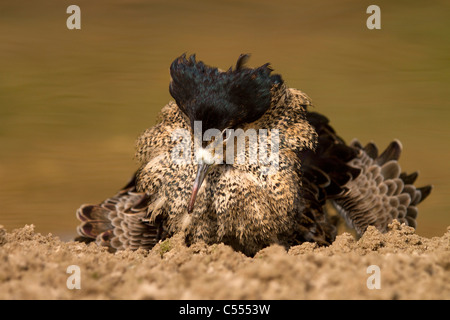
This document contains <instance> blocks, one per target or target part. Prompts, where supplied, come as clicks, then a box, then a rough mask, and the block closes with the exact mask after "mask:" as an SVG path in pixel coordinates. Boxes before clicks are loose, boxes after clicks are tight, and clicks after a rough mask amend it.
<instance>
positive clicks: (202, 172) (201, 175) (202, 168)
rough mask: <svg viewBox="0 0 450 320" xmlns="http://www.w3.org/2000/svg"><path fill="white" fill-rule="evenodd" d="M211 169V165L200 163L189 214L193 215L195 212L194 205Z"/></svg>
mask: <svg viewBox="0 0 450 320" xmlns="http://www.w3.org/2000/svg"><path fill="white" fill-rule="evenodd" d="M210 167H211V165H210V164H207V163H199V165H198V169H197V176H196V177H195V181H194V187H193V188H192V196H191V200H190V201H189V207H188V213H191V212H192V211H193V210H194V204H195V199H196V198H197V193H198V190H200V187H201V186H202V183H203V180H205V177H206V175H207V174H208V170H209V168H210Z"/></svg>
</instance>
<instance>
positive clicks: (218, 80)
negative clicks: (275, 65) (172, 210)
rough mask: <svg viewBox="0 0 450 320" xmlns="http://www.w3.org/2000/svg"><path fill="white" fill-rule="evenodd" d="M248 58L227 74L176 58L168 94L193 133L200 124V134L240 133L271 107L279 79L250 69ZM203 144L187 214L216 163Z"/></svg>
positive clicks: (264, 68)
mask: <svg viewBox="0 0 450 320" xmlns="http://www.w3.org/2000/svg"><path fill="white" fill-rule="evenodd" d="M248 58H249V55H247V54H242V55H240V56H239V58H238V60H237V63H236V67H235V68H234V69H233V68H229V69H228V70H227V71H220V70H219V69H217V68H214V67H210V66H207V65H205V64H204V63H203V62H201V61H198V62H197V61H196V59H195V55H192V56H190V57H189V58H186V55H185V54H183V55H182V56H180V57H178V58H176V59H175V60H174V61H173V63H172V65H171V66H170V75H171V77H172V81H171V82H170V87H169V91H170V94H171V95H172V97H173V98H174V99H175V101H176V103H177V105H178V107H179V108H180V110H181V111H182V112H183V113H184V114H186V116H187V117H188V118H189V120H190V125H191V129H192V131H194V126H195V123H196V122H197V121H201V131H202V132H201V134H202V137H203V135H204V133H205V132H206V131H207V130H209V129H216V130H219V132H222V133H225V131H226V129H237V128H239V127H240V126H242V125H243V124H245V123H251V122H253V121H256V120H257V119H259V118H260V117H261V116H262V115H263V114H264V113H265V112H266V111H267V109H269V107H270V104H271V89H272V87H273V86H274V85H276V84H281V83H282V81H283V80H282V79H281V76H280V75H276V74H274V75H272V74H271V72H272V69H271V68H270V66H269V64H268V63H266V64H264V65H262V66H260V67H258V68H254V69H252V68H247V67H245V62H246V61H247V60H248ZM213 143H217V141H214V140H213V142H209V143H208V141H203V140H202V144H201V147H200V150H196V154H197V162H198V171H197V176H196V178H195V182H194V186H193V190H192V197H191V200H190V203H189V207H188V211H189V212H192V210H193V207H194V203H195V198H196V196H197V192H198V190H199V189H200V187H201V185H202V183H203V180H204V179H205V177H206V175H207V173H208V170H209V169H210V168H211V166H212V165H213V164H214V163H215V162H214V155H212V153H211V150H212V149H214V148H211V144H213Z"/></svg>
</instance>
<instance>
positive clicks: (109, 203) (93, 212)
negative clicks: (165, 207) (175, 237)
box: [76, 174, 165, 251]
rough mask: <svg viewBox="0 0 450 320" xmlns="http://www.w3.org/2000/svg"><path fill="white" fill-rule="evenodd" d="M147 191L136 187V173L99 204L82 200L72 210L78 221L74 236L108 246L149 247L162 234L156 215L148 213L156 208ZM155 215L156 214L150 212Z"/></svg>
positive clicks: (79, 239)
mask: <svg viewBox="0 0 450 320" xmlns="http://www.w3.org/2000/svg"><path fill="white" fill-rule="evenodd" d="M155 198H156V197H155V196H152V195H150V194H148V193H144V192H137V191H136V174H134V175H133V178H132V179H131V180H130V182H129V183H128V184H127V185H126V186H125V187H124V188H123V189H121V190H120V191H119V192H118V193H117V194H116V195H114V196H113V197H111V198H108V199H106V200H105V201H103V202H102V203H100V204H97V205H92V204H84V205H82V206H81V207H80V208H79V209H78V210H77V213H76V216H77V218H78V220H80V222H81V224H80V225H79V226H78V228H77V232H78V234H79V235H80V237H78V238H77V239H76V240H78V241H84V242H90V241H95V242H96V243H97V244H98V245H101V246H106V247H109V248H110V251H115V250H123V249H127V248H130V249H138V248H143V249H151V248H152V247H153V246H154V245H155V244H156V243H157V242H158V241H159V240H160V239H162V238H164V237H165V233H164V230H163V227H162V224H161V223H160V221H158V219H156V221H150V220H149V219H148V217H150V216H152V213H154V212H155V211H157V210H159V209H160V208H159V206H158V201H157V199H155ZM154 216H158V217H159V215H157V214H156V215H154Z"/></svg>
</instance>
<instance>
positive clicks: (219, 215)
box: [77, 58, 430, 255]
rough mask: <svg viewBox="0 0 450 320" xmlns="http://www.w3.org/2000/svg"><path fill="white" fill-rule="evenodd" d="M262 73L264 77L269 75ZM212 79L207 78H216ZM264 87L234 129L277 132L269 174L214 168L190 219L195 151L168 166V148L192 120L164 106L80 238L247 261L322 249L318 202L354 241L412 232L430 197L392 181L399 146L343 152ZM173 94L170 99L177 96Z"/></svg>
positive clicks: (84, 217) (287, 98) (409, 179)
mask: <svg viewBox="0 0 450 320" xmlns="http://www.w3.org/2000/svg"><path fill="white" fill-rule="evenodd" d="M178 59H179V60H176V61H175V62H174V64H175V63H178V64H180V63H185V64H186V65H187V66H188V67H189V66H191V67H192V66H195V63H196V62H195V60H191V61H190V62H189V61H187V60H186V59H185V60H180V59H181V58H178ZM180 61H181V62H180ZM189 63H190V65H189ZM176 66H178V65H176ZM265 66H267V65H265ZM172 67H173V66H172ZM201 67H202V68H204V65H202V66H201ZM263 67H264V66H263ZM242 68H243V66H242V62H241V63H240V62H238V66H237V67H236V70H235V71H232V70H231V69H230V70H229V71H228V72H230V73H232V72H235V73H239V72H242V70H243V69H242ZM261 68H262V67H261ZM201 70H203V71H202V72H203V73H205V72H204V69H201ZM207 70H209V69H207ZM245 70H246V72H248V73H249V72H252V71H251V70H256V69H245ZM249 70H250V71H249ZM261 70H262V71H261ZM261 70H259V71H258V72H265V73H266V74H267V76H270V72H271V70H270V69H268V67H267V70H266V69H261ZM214 72H215V71H214V70H213V72H212V73H211V74H213V75H212V76H211V77H214V76H217V77H221V74H217V72H215V73H214ZM252 75H253V74H251V75H250V76H249V77H250V78H251V76H252ZM172 77H174V75H172ZM175 77H176V75H175ZM205 77H208V76H205ZM271 77H272V78H270V79H271V81H273V83H272V85H271V86H270V106H269V105H268V108H267V109H265V110H266V111H265V112H264V113H263V114H262V116H259V115H258V116H259V118H258V119H256V120H255V121H252V122H243V123H240V124H239V126H238V127H239V128H242V129H243V130H244V131H245V130H247V129H255V130H258V129H269V130H272V129H277V130H278V132H279V138H280V139H279V167H278V169H277V170H273V171H271V172H270V173H269V174H264V173H263V172H265V171H264V170H265V169H266V167H265V166H264V165H263V164H261V163H256V164H254V163H253V164H252V163H249V161H245V162H244V163H240V164H239V163H234V164H219V165H214V166H212V167H211V169H210V171H209V172H208V174H207V176H206V178H205V180H204V181H203V184H201V187H200V189H199V191H198V195H197V198H196V200H195V206H194V207H193V211H192V213H188V205H189V200H190V198H191V194H192V186H193V183H194V179H195V177H196V173H197V164H196V163H195V161H194V159H195V150H193V149H192V152H191V155H190V156H191V160H192V161H191V163H174V161H173V160H172V158H171V152H172V150H173V148H174V147H175V146H176V145H177V143H178V142H179V141H178V140H175V141H172V134H173V132H174V130H177V129H186V130H191V129H192V122H193V121H192V120H193V119H192V115H189V112H186V111H185V110H184V109H183V108H180V107H179V106H178V105H177V103H176V102H169V103H168V104H167V105H166V106H165V107H164V108H163V109H162V111H161V113H160V116H159V120H158V123H157V124H156V125H155V126H153V127H151V128H149V129H147V130H146V131H145V132H144V133H143V134H142V135H141V136H140V137H139V138H138V140H137V145H136V159H137V160H138V162H139V169H138V170H137V172H136V174H135V176H134V177H133V179H132V181H131V182H130V183H129V184H128V185H127V186H126V187H125V188H124V189H122V190H121V191H119V193H118V194H117V195H115V196H114V197H112V198H110V199H107V200H106V201H104V202H103V203H101V204H99V205H83V206H82V207H81V208H80V209H79V210H78V211H77V216H78V218H79V220H81V221H82V223H81V225H80V226H79V227H78V232H79V234H80V235H81V236H82V237H84V238H90V239H95V240H96V241H97V243H98V244H100V245H106V246H109V247H110V248H111V249H112V250H120V249H125V248H131V249H137V248H145V249H149V248H151V247H152V246H153V245H154V244H155V243H157V242H158V241H159V240H162V239H164V238H166V237H168V236H170V235H172V234H175V233H177V232H184V234H185V239H186V243H187V244H188V245H189V244H191V243H194V242H197V241H205V242H207V243H210V244H212V243H220V242H223V243H225V244H228V245H230V246H232V247H233V248H234V249H236V250H239V251H242V252H244V253H245V254H247V255H253V254H255V253H256V252H257V251H258V250H260V249H262V248H264V247H265V246H268V245H270V244H272V243H278V244H281V245H284V246H286V247H288V246H291V245H294V244H298V243H301V242H304V241H314V242H317V243H319V244H321V245H326V244H330V243H331V242H332V241H333V240H334V238H335V236H336V229H335V226H334V225H333V223H331V222H330V221H329V219H328V217H327V215H326V212H325V210H324V205H325V202H326V201H331V202H332V203H334V204H335V206H336V207H337V208H338V211H339V212H340V213H341V214H342V216H343V217H344V218H345V219H346V221H347V222H348V224H349V225H350V226H352V227H353V228H355V230H356V231H357V232H358V233H359V234H362V233H363V232H364V231H365V229H366V228H367V226H368V225H375V226H376V227H377V228H379V229H380V230H382V231H385V230H386V227H387V224H388V223H390V222H391V221H392V219H394V218H396V219H399V220H400V221H401V222H405V223H406V224H408V225H411V226H414V227H415V218H416V216H417V208H416V205H417V204H418V203H419V202H420V201H422V200H423V199H424V198H425V197H426V196H427V195H428V193H429V191H430V187H425V188H422V189H417V188H415V187H414V185H413V182H414V181H413V180H414V177H415V176H416V175H415V174H413V175H409V176H408V175H406V174H404V173H403V174H401V173H400V168H399V166H398V163H397V160H398V157H399V155H400V151H401V147H400V144H399V143H397V142H395V143H394V144H393V145H392V146H391V147H390V148H388V150H387V152H386V153H388V154H386V153H385V154H382V155H380V156H378V151H377V150H376V147H375V145H374V144H369V145H368V146H366V147H365V148H363V147H362V146H361V145H360V144H359V143H358V142H354V143H352V144H350V145H346V144H345V142H344V141H343V140H342V139H341V138H339V137H338V136H337V135H336V134H335V132H334V130H333V129H332V128H331V126H329V124H328V120H327V119H326V118H325V117H323V116H321V115H319V114H316V113H312V112H309V110H308V108H309V107H310V106H311V105H312V103H311V100H310V99H309V97H308V96H307V95H305V94H304V93H303V92H301V91H299V90H296V89H292V88H289V87H287V85H286V84H285V83H284V82H282V81H281V78H278V77H277V78H273V76H271ZM206 80H208V81H209V82H211V81H212V80H211V79H206ZM180 81H181V80H180ZM227 81H228V80H227ZM262 85H266V82H264V83H263V84H262ZM220 88H221V87H219V89H217V90H221V89H220ZM171 90H173V91H175V94H174V95H175V96H176V90H177V87H174V88H172V87H171ZM217 90H216V91H217ZM200 94H201V93H199V95H200ZM207 94H208V95H209V93H207ZM221 94H223V93H221ZM181 100H182V99H181V98H180V101H181ZM261 101H262V100H261ZM180 103H181V102H180ZM183 103H184V102H183ZM186 105H188V104H187V103H186ZM192 113H193V111H192ZM252 116H253V115H252ZM243 117H244V116H243ZM246 117H247V119H248V118H249V117H250V115H249V116H246ZM269 132H271V131H269ZM271 134H272V133H269V136H268V142H269V144H268V149H269V150H270V146H271V145H270V141H271V140H270V138H271ZM392 149H395V150H392ZM244 152H245V157H246V159H247V160H248V158H249V157H250V156H251V153H252V152H254V150H253V149H252V148H249V147H246V148H245V151H244Z"/></svg>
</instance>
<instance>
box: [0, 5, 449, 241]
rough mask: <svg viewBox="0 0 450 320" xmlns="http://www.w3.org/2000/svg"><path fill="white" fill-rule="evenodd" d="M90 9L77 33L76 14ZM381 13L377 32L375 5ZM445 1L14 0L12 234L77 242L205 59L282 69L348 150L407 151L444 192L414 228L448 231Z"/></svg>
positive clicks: (7, 177) (2, 83)
mask: <svg viewBox="0 0 450 320" xmlns="http://www.w3.org/2000/svg"><path fill="white" fill-rule="evenodd" d="M71 4H76V5H78V6H80V8H81V30H68V29H67V27H66V19H67V18H68V17H69V14H67V13H66V9H67V7H68V6H69V5H71ZM371 4H377V5H378V6H380V8H381V30H369V29H367V27H366V19H367V18H368V17H369V15H368V14H367V13H366V8H367V7H368V6H369V5H371ZM449 12H450V3H449V2H448V1H424V0H422V1H395V2H394V1H385V0H383V1H379V0H376V1H364V0H352V1H350V0H348V1H331V0H321V1H314V2H313V1H273V0H272V1H266V0H254V1H195V0H193V1H186V0H184V1H181V0H178V1H167V0H165V1H143V0H128V1H126V0H122V1H118V0H113V1H103V0H102V1H100V0H96V1H87V0H75V1H57V0H52V1H49V0H42V1H23V0H22V1H9V2H6V1H2V2H1V3H0V48H1V49H0V182H1V183H0V224H3V225H4V226H5V227H6V228H7V229H9V230H11V229H13V228H16V227H21V226H23V225H24V224H31V223H33V224H35V225H36V230H37V231H39V232H44V233H46V232H52V233H53V234H57V235H60V236H61V237H62V238H66V239H69V238H70V237H72V236H73V235H74V234H75V227H76V225H77V221H76V219H75V211H76V209H77V208H78V206H79V205H80V204H82V203H98V202H100V201H101V200H103V199H104V198H106V197H108V196H110V195H112V194H113V193H115V192H116V191H117V190H118V189H119V188H120V187H122V186H123V185H124V184H125V183H126V182H127V180H128V178H129V177H130V176H131V174H132V173H133V171H134V170H135V169H136V168H137V165H136V162H135V161H134V160H133V154H134V141H135V139H136V138H137V136H138V135H139V134H140V133H141V132H142V131H143V130H144V129H145V128H147V127H149V126H151V125H153V124H154V123H155V119H156V116H157V113H158V111H159V110H160V109H161V107H163V106H164V105H165V104H166V103H167V102H168V101H169V100H170V99H171V98H170V95H169V92H168V85H169V81H170V77H169V72H168V68H169V65H170V63H171V62H172V61H173V60H174V59H175V58H176V57H177V56H179V55H180V54H182V53H184V52H187V53H188V54H191V53H196V54H197V58H198V59H200V60H203V61H205V62H206V63H207V64H210V65H214V66H218V67H220V68H222V69H226V68H228V67H229V66H231V65H233V64H234V63H235V61H236V59H237V57H238V56H239V54H241V53H251V54H252V58H251V59H250V61H249V65H250V66H259V65H261V64H263V63H266V62H271V63H272V66H273V68H274V69H275V72H277V73H280V74H281V75H282V76H283V78H284V79H285V81H286V82H287V83H288V85H290V86H291V87H295V88H298V89H301V90H303V91H304V92H306V93H307V94H308V95H309V96H310V97H311V98H312V99H313V101H314V102H315V105H316V110H317V111H318V112H321V113H323V114H325V115H326V116H327V117H329V118H330V119H331V122H332V124H333V126H334V127H335V129H336V130H337V131H338V133H340V135H341V136H342V137H343V138H344V139H346V140H347V141H350V140H351V139H353V138H355V137H356V138H358V139H359V140H360V141H361V142H362V143H367V142H369V141H374V142H376V143H377V145H378V146H379V147H380V149H381V148H385V147H386V146H387V144H388V143H389V142H390V141H391V140H392V139H394V138H398V139H400V140H401V141H402V143H403V146H404V152H403V154H402V157H401V159H400V160H401V162H400V163H401V165H402V169H404V170H406V171H408V172H411V171H413V170H420V177H419V180H418V184H419V185H424V184H433V185H434V190H433V193H432V195H431V196H430V197H429V198H428V199H427V200H426V201H425V202H424V203H423V204H421V205H420V207H419V208H420V209H419V219H418V230H417V232H418V233H419V234H421V235H425V236H435V235H442V234H443V233H444V231H445V230H446V227H447V226H448V225H450V215H449V212H450V200H449V194H450V170H449V152H450V151H449V149H448V146H449V143H448V142H449V137H450V127H449V119H450V102H449V98H450V90H449V84H450V59H449V58H450V57H449V52H450V41H449V40H450V37H449V35H450V19H449Z"/></svg>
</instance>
